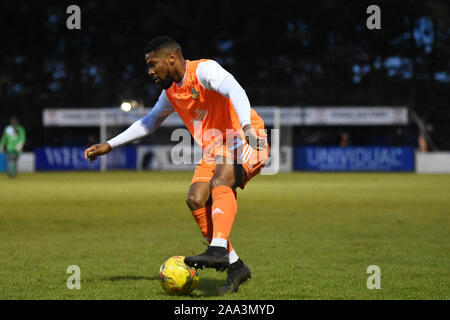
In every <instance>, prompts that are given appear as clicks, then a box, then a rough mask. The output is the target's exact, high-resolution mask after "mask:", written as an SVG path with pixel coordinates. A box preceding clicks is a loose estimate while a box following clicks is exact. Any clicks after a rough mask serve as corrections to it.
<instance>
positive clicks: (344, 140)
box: [339, 131, 352, 147]
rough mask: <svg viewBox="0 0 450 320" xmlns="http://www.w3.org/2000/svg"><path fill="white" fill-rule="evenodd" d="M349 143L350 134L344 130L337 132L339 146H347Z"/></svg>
mask: <svg viewBox="0 0 450 320" xmlns="http://www.w3.org/2000/svg"><path fill="white" fill-rule="evenodd" d="M351 144H352V143H351V140H350V135H349V134H348V133H347V132H345V131H341V132H340V134H339V146H340V147H348V146H350V145H351Z"/></svg>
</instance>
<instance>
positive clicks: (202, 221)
mask: <svg viewBox="0 0 450 320" xmlns="http://www.w3.org/2000/svg"><path fill="white" fill-rule="evenodd" d="M192 216H193V217H194V219H195V222H197V225H198V228H199V229H200V232H201V233H202V235H203V238H205V240H206V241H208V243H211V240H212V233H213V225H212V220H211V206H206V207H203V208H200V209H197V210H194V211H192Z"/></svg>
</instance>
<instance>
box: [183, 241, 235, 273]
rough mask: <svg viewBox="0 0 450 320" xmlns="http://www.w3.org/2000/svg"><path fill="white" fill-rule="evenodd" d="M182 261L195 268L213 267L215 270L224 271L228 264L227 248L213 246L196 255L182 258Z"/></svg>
mask: <svg viewBox="0 0 450 320" xmlns="http://www.w3.org/2000/svg"><path fill="white" fill-rule="evenodd" d="M184 263H186V264H187V265H188V266H189V267H192V268H196V269H203V268H214V269H216V270H217V271H225V270H227V269H228V267H229V266H230V261H229V259H228V252H227V249H225V248H223V247H213V246H209V247H208V249H206V251H205V252H204V253H202V254H199V255H198V256H192V257H186V258H184Z"/></svg>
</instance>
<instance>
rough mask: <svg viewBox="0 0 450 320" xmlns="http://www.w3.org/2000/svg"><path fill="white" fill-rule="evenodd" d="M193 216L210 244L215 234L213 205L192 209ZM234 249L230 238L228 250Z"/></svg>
mask: <svg viewBox="0 0 450 320" xmlns="http://www.w3.org/2000/svg"><path fill="white" fill-rule="evenodd" d="M192 216H193V217H194V219H195V222H197V225H198V228H199V229H200V232H201V233H202V235H203V238H205V240H206V241H207V242H208V243H209V244H210V243H211V240H212V235H213V223H212V220H211V206H206V207H203V208H200V209H197V210H194V211H192ZM231 251H233V247H232V246H231V242H230V241H229V240H228V252H231Z"/></svg>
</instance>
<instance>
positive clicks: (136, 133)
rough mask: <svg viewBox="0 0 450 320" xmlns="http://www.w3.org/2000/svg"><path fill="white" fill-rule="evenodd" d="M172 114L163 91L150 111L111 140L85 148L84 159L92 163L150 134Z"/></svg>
mask: <svg viewBox="0 0 450 320" xmlns="http://www.w3.org/2000/svg"><path fill="white" fill-rule="evenodd" d="M172 112H174V109H173V107H172V105H171V104H170V102H169V100H168V99H167V96H166V92H165V91H164V90H163V91H162V92H161V95H160V96H159V99H158V101H157V102H156V104H155V106H154V107H153V109H152V111H150V112H149V113H148V114H147V115H146V116H145V117H143V118H141V119H139V120H137V121H136V122H134V123H133V124H132V125H131V126H130V127H129V128H128V129H126V130H125V131H124V132H122V133H120V134H119V135H117V136H115V137H114V138H112V139H111V140H108V141H107V142H104V143H99V144H94V145H93V146H90V147H89V148H87V149H86V150H85V151H84V158H85V159H88V158H89V161H90V162H91V163H92V162H93V161H94V160H95V159H97V157H98V156H101V155H104V154H107V153H109V152H110V151H111V150H112V149H114V148H118V147H120V146H122V145H124V144H127V143H129V142H131V141H134V140H136V139H140V138H143V137H145V136H148V135H150V134H152V133H153V132H155V130H156V129H157V128H158V127H159V126H160V125H161V123H162V122H163V121H164V120H165V119H166V118H167V117H168V116H169V115H170V114H171V113H172Z"/></svg>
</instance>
